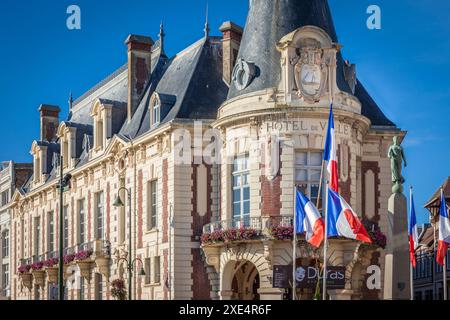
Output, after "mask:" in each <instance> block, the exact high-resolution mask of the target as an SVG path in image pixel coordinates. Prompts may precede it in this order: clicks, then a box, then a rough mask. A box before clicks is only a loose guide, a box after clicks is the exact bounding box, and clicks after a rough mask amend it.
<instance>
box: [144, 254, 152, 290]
mask: <svg viewBox="0 0 450 320" xmlns="http://www.w3.org/2000/svg"><path fill="white" fill-rule="evenodd" d="M144 265H145V284H150V282H151V260H150V258H146V259H145V262H144Z"/></svg>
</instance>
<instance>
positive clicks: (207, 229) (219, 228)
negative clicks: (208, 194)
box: [202, 216, 294, 246]
mask: <svg viewBox="0 0 450 320" xmlns="http://www.w3.org/2000/svg"><path fill="white" fill-rule="evenodd" d="M293 230H294V228H293V216H279V217H245V218H235V219H232V220H223V221H217V222H213V223H210V224H207V225H205V226H204V227H203V235H202V245H203V246H211V245H212V246H220V245H223V244H226V243H230V242H247V241H261V240H280V241H282V240H292V236H293Z"/></svg>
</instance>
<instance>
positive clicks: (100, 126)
mask: <svg viewBox="0 0 450 320" xmlns="http://www.w3.org/2000/svg"><path fill="white" fill-rule="evenodd" d="M96 123H97V130H96V131H95V134H96V135H95V141H96V147H97V148H100V149H101V148H103V140H104V139H103V121H101V120H100V121H97V122H96Z"/></svg>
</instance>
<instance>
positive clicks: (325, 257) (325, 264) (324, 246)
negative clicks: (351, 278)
mask: <svg viewBox="0 0 450 320" xmlns="http://www.w3.org/2000/svg"><path fill="white" fill-rule="evenodd" d="M325 188H326V198H325V221H324V224H325V241H324V245H323V275H322V285H323V298H322V300H324V301H325V300H327V254H328V192H329V185H328V183H327V184H326V186H325Z"/></svg>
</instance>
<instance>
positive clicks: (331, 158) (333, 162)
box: [323, 104, 339, 192]
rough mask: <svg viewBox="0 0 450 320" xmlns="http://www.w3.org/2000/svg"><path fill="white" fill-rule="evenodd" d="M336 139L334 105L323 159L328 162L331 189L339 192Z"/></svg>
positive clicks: (331, 110) (331, 109)
mask: <svg viewBox="0 0 450 320" xmlns="http://www.w3.org/2000/svg"><path fill="white" fill-rule="evenodd" d="M336 154H337V150H336V137H335V135H334V115H333V104H331V108H330V119H329V120H328V132H327V140H326V142H325V153H324V157H323V159H324V160H325V161H326V162H327V172H328V176H329V179H330V180H329V181H330V185H329V186H330V189H331V190H333V191H335V192H339V181H338V166H337V156H336Z"/></svg>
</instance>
